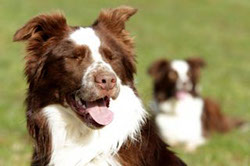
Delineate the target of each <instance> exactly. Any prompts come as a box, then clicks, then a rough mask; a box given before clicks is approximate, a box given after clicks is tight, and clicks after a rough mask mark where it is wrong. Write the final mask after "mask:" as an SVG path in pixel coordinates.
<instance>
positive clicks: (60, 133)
mask: <svg viewBox="0 0 250 166" xmlns="http://www.w3.org/2000/svg"><path fill="white" fill-rule="evenodd" d="M128 101H129V103H128ZM110 110H112V111H113V112H114V120H113V122H111V124H109V125H108V126H105V127H104V128H102V129H99V130H93V129H90V128H88V127H87V126H86V125H85V124H84V123H83V122H82V121H80V120H79V119H78V118H77V117H76V116H75V115H74V113H73V111H72V110H70V109H69V108H65V107H63V106H61V105H49V106H47V107H45V108H44V109H43V110H42V111H43V113H44V115H45V117H46V118H47V120H48V125H49V130H50V133H51V137H52V155H51V160H50V163H49V165H60V166H68V165H87V164H95V165H104V164H105V165H119V164H118V163H117V162H116V161H115V156H116V153H117V152H118V150H119V149H120V147H121V146H122V144H123V143H124V142H125V141H126V140H127V139H132V140H136V139H137V138H138V136H139V133H140V127H141V125H142V123H143V121H144V118H145V116H146V112H145V110H144V108H143V107H142V104H141V101H140V99H139V98H138V97H137V96H136V95H135V94H134V91H133V90H132V89H131V88H130V87H128V86H121V89H120V94H119V96H118V98H117V99H116V100H111V102H110ZM100 161H102V162H101V163H100V164H96V163H99V162H100Z"/></svg>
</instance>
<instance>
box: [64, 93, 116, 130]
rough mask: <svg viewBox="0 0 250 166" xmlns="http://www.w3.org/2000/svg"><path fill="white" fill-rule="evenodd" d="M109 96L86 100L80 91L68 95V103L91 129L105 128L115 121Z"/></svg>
mask: <svg viewBox="0 0 250 166" xmlns="http://www.w3.org/2000/svg"><path fill="white" fill-rule="evenodd" d="M110 98H116V97H109V96H100V98H96V99H95V100H93V99H91V100H86V99H83V98H82V97H81V95H79V93H71V94H70V95H68V96H67V103H68V105H69V106H70V107H71V109H72V110H73V112H74V113H75V114H76V116H77V117H78V118H79V119H80V120H81V121H82V122H83V123H85V124H86V126H88V127H89V128H91V129H100V128H103V127H105V126H107V125H109V124H110V123H112V121H113V112H112V111H110V110H109V103H110Z"/></svg>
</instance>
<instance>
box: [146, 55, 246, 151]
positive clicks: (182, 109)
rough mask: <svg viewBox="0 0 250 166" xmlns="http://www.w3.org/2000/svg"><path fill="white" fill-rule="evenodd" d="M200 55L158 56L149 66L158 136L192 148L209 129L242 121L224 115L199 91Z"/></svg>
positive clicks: (208, 132) (229, 127)
mask: <svg viewBox="0 0 250 166" xmlns="http://www.w3.org/2000/svg"><path fill="white" fill-rule="evenodd" d="M204 66H205V62H204V61H203V59H201V58H189V59H187V60H173V61H168V60H166V59H160V60H158V61H156V62H154V63H153V64H152V65H151V67H150V68H149V71H148V72H149V74H150V76H151V77H152V78H153V81H154V102H153V107H152V109H153V110H154V111H155V113H156V115H155V123H156V125H157V127H158V130H159V134H160V136H161V138H162V139H163V140H164V141H165V142H167V143H169V144H170V145H172V146H174V145H176V144H184V145H185V148H186V150H188V151H192V150H195V149H196V147H197V146H199V145H202V144H203V143H204V142H205V138H206V137H207V136H208V135H209V134H210V133H211V132H212V131H219V132H226V131H228V130H230V129H232V128H233V127H236V126H239V125H241V124H242V121H239V120H233V119H230V118H228V117H226V116H224V115H223V114H222V113H221V111H220V106H219V105H218V104H217V103H216V102H214V101H213V100H211V99H209V98H202V97H201V96H200V92H199V88H200V87H199V84H198V83H199V79H200V70H201V68H202V67H204Z"/></svg>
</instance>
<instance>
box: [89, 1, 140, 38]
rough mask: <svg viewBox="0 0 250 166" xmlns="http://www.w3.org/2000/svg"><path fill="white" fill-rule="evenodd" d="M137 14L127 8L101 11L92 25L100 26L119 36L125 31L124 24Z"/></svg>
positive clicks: (135, 10) (134, 10) (132, 9)
mask: <svg viewBox="0 0 250 166" xmlns="http://www.w3.org/2000/svg"><path fill="white" fill-rule="evenodd" d="M136 12H137V9H134V8H132V7H129V6H121V7H118V8H114V9H106V10H102V11H101V13H100V15H99V17H98V19H97V20H96V22H95V23H94V25H97V24H101V25H103V26H105V27H106V28H107V29H108V30H109V31H111V32H113V33H115V34H119V33H121V32H122V31H123V30H124V29H125V22H126V21H127V20H128V19H129V18H130V17H131V16H133V15H134V14H135V13H136Z"/></svg>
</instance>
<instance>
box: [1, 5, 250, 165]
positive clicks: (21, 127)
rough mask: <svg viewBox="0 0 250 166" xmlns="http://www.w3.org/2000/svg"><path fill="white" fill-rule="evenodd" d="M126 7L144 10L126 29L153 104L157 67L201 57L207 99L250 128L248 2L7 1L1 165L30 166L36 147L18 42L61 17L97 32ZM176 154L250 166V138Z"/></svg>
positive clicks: (230, 138) (221, 139) (194, 160)
mask: <svg viewBox="0 0 250 166" xmlns="http://www.w3.org/2000/svg"><path fill="white" fill-rule="evenodd" d="M122 4H126V5H131V6H134V7H136V8H139V9H140V10H139V12H138V14H137V15H135V16H134V17H133V18H131V21H130V22H129V23H128V24H127V25H128V26H127V27H128V29H129V30H130V32H131V34H132V35H133V36H135V37H136V46H137V47H136V50H137V60H138V65H137V67H138V73H137V77H136V82H137V88H138V90H139V92H140V95H141V97H142V99H143V101H144V103H145V105H146V106H147V105H148V102H149V100H150V99H151V94H152V91H151V90H152V89H151V80H150V78H149V77H148V76H147V74H146V70H147V67H148V66H149V65H150V63H151V62H152V61H153V60H155V59H157V58H159V57H166V58H169V59H176V58H187V57H190V56H201V57H203V58H204V59H205V60H206V61H207V64H208V66H207V67H206V68H205V69H204V71H203V78H202V81H201V82H202V86H203V95H204V96H211V97H213V98H215V99H217V100H218V101H219V102H220V103H221V105H222V107H223V110H224V112H225V113H227V114H228V115H231V116H237V117H242V118H244V119H246V120H250V114H249V109H250V102H249V99H250V88H249V85H250V66H249V62H250V55H249V54H250V20H249V17H250V1H249V0H157V1H156V0H155V1H150V0H138V1H129V0H112V1H111V0H110V1H108V0H106V1H104V0H102V1H101V0H89V1H85V0H71V1H67V0H53V1H49V0H43V1H38V0H0V80H1V81H0V165H1V166H13V165H18V166H26V165H29V159H30V157H31V148H32V147H31V141H30V139H29V137H28V134H27V132H26V128H25V125H26V122H25V106H24V104H23V101H24V99H25V89H26V83H25V78H24V75H23V68H24V66H23V65H24V60H23V57H24V55H25V51H24V45H23V44H18V43H13V42H12V36H13V34H14V32H15V31H16V30H17V29H18V28H20V27H21V26H22V25H23V24H24V23H25V22H26V21H28V19H30V18H31V17H33V16H34V15H37V14H39V13H43V12H50V11H54V10H58V9H59V10H62V11H63V12H64V13H65V15H66V16H67V19H68V23H69V24H70V25H90V24H91V23H92V22H93V21H94V20H95V18H96V17H97V15H98V13H99V11H100V9H101V8H110V7H116V6H119V5H122ZM177 153H178V155H179V156H180V157H182V158H183V159H184V160H185V161H186V162H187V163H188V164H189V165H190V166H191V165H192V166H211V165H212V166H249V165H250V132H249V130H248V131H245V132H243V131H240V130H235V131H232V132H230V133H228V134H225V135H219V134H218V135H214V136H213V137H212V138H211V139H210V140H209V142H208V143H207V144H206V145H205V146H203V147H201V148H200V149H198V151H197V152H195V153H193V154H185V153H183V152H182V151H181V150H180V149H178V150H177Z"/></svg>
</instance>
